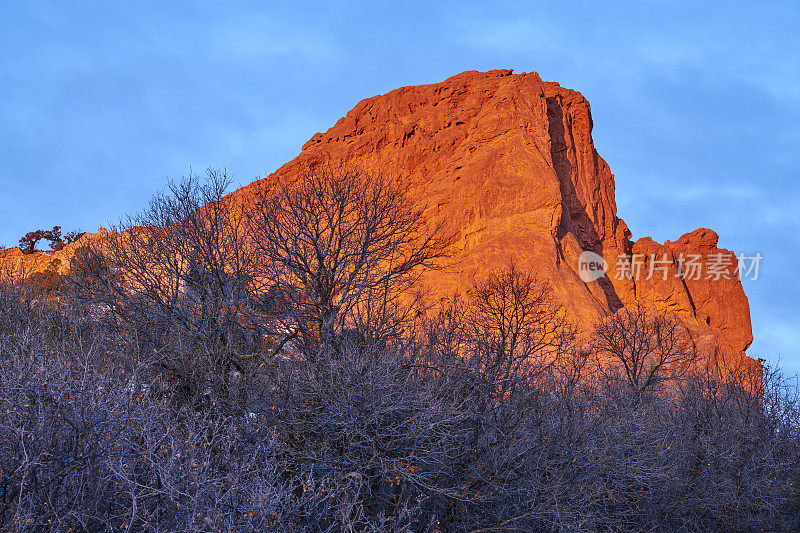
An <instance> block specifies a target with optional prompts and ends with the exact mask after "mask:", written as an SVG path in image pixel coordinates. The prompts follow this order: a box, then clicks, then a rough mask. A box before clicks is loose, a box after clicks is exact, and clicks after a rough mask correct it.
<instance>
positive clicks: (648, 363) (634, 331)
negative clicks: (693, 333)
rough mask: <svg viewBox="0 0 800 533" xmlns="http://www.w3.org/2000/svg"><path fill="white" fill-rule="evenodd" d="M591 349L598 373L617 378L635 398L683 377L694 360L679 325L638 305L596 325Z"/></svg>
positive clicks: (694, 352)
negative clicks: (595, 359)
mask: <svg viewBox="0 0 800 533" xmlns="http://www.w3.org/2000/svg"><path fill="white" fill-rule="evenodd" d="M593 349H594V352H595V354H596V356H597V357H598V359H599V361H598V368H600V369H601V372H603V373H604V374H605V376H606V377H609V378H612V379H616V378H618V377H621V378H622V379H623V380H624V382H625V383H626V384H627V386H628V388H629V390H630V392H632V393H633V395H634V396H635V397H637V398H638V397H639V396H641V395H642V394H643V393H645V392H647V391H655V390H656V389H658V388H659V387H660V386H661V385H663V384H664V383H665V382H668V381H674V380H676V379H678V378H681V377H683V376H684V375H686V373H687V372H688V371H689V370H690V368H691V365H692V363H694V362H695V361H696V359H697V350H696V348H695V346H694V343H693V342H692V339H691V337H690V336H689V333H688V331H686V329H685V328H684V327H683V325H682V324H681V323H680V321H678V320H677V319H676V318H675V317H673V316H669V315H667V314H666V313H657V312H654V311H652V310H650V309H648V308H647V307H646V306H645V305H644V304H643V303H642V302H639V301H637V302H636V304H634V305H633V306H632V307H625V308H623V309H620V310H619V311H617V312H616V313H614V314H613V315H611V316H609V317H607V318H606V319H605V320H602V321H600V322H599V323H598V324H597V325H596V327H595V330H594V342H593Z"/></svg>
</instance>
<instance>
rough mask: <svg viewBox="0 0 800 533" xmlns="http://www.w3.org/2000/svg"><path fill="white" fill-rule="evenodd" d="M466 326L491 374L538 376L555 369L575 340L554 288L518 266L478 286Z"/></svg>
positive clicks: (496, 272) (472, 293)
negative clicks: (554, 293) (571, 342)
mask: <svg viewBox="0 0 800 533" xmlns="http://www.w3.org/2000/svg"><path fill="white" fill-rule="evenodd" d="M466 321H467V324H468V329H469V332H470V337H471V339H472V346H473V349H475V350H477V351H478V352H480V353H481V354H482V355H483V356H484V357H485V363H484V369H483V371H484V372H485V373H487V374H491V373H499V374H502V375H506V376H508V375H511V374H515V373H520V372H521V373H525V374H527V375H528V376H529V377H534V375H536V374H538V373H541V372H543V371H545V370H547V369H549V368H550V367H551V366H552V365H554V364H555V363H556V362H557V361H558V359H559V357H560V356H561V355H562V354H563V353H564V351H565V350H566V349H567V348H568V347H569V346H570V341H571V340H572V338H573V331H572V329H571V328H570V327H569V325H568V323H567V320H566V318H565V316H564V313H563V312H562V310H561V309H560V307H559V306H558V305H557V304H556V302H555V301H554V300H553V297H552V288H551V287H550V285H549V283H547V282H545V281H541V280H538V279H537V278H535V277H534V276H532V275H531V274H528V273H527V272H522V271H520V270H519V269H518V268H517V267H516V265H515V264H513V263H512V264H511V265H509V266H508V267H506V268H504V269H502V270H498V271H495V272H491V273H490V274H489V275H488V277H487V278H486V279H485V280H484V281H482V282H479V283H477V284H476V285H475V286H474V287H473V289H472V291H471V294H470V296H469V299H468V304H467V309H466Z"/></svg>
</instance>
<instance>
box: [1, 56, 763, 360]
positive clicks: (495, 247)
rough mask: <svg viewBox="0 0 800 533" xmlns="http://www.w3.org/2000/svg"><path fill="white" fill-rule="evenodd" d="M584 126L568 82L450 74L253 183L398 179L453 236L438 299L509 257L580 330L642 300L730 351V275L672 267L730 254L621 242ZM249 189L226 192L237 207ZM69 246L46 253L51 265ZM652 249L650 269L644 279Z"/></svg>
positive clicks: (745, 313) (411, 90) (733, 306)
mask: <svg viewBox="0 0 800 533" xmlns="http://www.w3.org/2000/svg"><path fill="white" fill-rule="evenodd" d="M591 132H592V116H591V110H590V107H589V103H588V102H587V101H586V99H585V98H584V97H583V96H582V95H581V94H580V93H578V92H576V91H572V90H569V89H565V88H563V87H561V86H559V85H558V84H557V83H552V82H545V81H542V80H541V79H540V77H539V75H538V74H536V73H526V74H513V73H512V72H511V71H510V70H496V71H491V72H486V73H481V72H464V73H462V74H459V75H457V76H453V77H451V78H449V79H447V80H445V81H444V82H441V83H436V84H431V85H421V86H415V87H403V88H400V89H396V90H394V91H391V92H389V93H387V94H384V95H380V96H375V97H372V98H368V99H366V100H363V101H361V102H360V103H359V104H358V105H356V107H355V108H353V109H352V110H351V111H350V112H349V113H347V115H346V116H344V117H343V118H341V119H339V121H338V122H337V123H336V124H335V125H334V126H333V127H331V128H330V129H329V130H328V131H326V132H325V133H317V134H315V135H314V136H313V137H312V138H311V139H310V140H309V141H308V142H307V143H306V144H305V145H304V146H303V149H302V151H301V152H300V154H299V155H298V156H297V157H296V158H295V159H293V160H292V161H289V162H288V163H286V164H285V165H283V166H282V167H281V168H279V169H278V170H277V171H276V172H275V173H274V174H272V175H270V176H269V177H267V178H265V179H266V180H270V182H271V181H275V182H279V181H284V180H291V179H292V177H293V176H296V175H297V174H298V173H299V172H302V171H303V170H305V169H307V168H309V167H313V166H315V165H318V164H321V163H323V162H325V163H334V164H336V163H343V164H345V165H348V166H350V167H354V168H358V169H362V170H365V171H368V172H380V173H382V174H384V175H387V176H391V177H393V178H396V179H399V180H402V181H404V182H406V183H408V184H410V187H411V194H412V197H413V198H414V199H415V200H416V201H417V202H418V203H419V205H420V206H421V207H424V208H425V209H426V210H427V213H428V214H429V215H430V216H431V217H434V218H437V219H439V220H441V221H443V223H444V224H445V227H446V230H447V231H448V232H450V233H451V234H453V235H455V236H456V241H455V244H454V245H453V246H454V248H453V256H454V257H453V259H454V260H455V262H454V264H453V266H452V267H450V268H448V269H447V270H445V271H437V272H433V273H431V274H430V275H429V276H428V277H427V279H426V280H425V282H426V283H427V284H428V286H430V287H431V288H432V290H433V291H434V294H436V295H438V296H441V297H446V296H449V295H451V294H452V293H453V292H454V291H458V290H464V289H465V288H466V287H468V286H469V285H470V283H471V282H472V281H473V280H474V279H479V278H480V277H481V276H482V275H483V274H485V273H486V272H487V271H488V270H490V269H493V268H500V267H502V266H504V265H506V264H508V263H509V262H510V261H512V260H513V261H515V262H516V263H517V265H518V266H519V267H521V268H525V269H528V270H530V271H533V272H535V273H536V274H537V275H538V276H540V277H542V278H544V279H547V280H549V281H550V283H551V284H552V285H553V287H554V288H555V290H556V293H557V295H558V298H559V300H560V302H561V304H562V305H563V306H564V308H565V309H566V310H567V311H568V314H569V316H570V317H571V318H572V319H573V320H574V321H576V322H577V323H578V324H580V325H582V326H586V327H588V325H590V324H591V323H592V322H593V321H594V320H596V319H597V318H598V317H601V316H603V315H605V314H607V313H612V312H615V311H617V310H618V309H620V308H622V307H624V306H626V305H630V304H631V303H633V302H634V301H636V299H644V300H646V301H648V302H650V303H651V304H652V305H653V306H654V307H655V308H657V309H663V310H670V311H672V312H674V313H676V315H677V316H679V317H680V319H681V320H682V321H683V322H684V324H685V325H686V326H687V328H689V330H690V331H691V332H692V335H693V337H694V338H695V340H696V342H697V344H698V346H700V347H701V348H702V350H703V352H704V353H706V354H708V356H713V354H716V353H725V354H735V355H739V356H743V353H744V350H746V349H747V347H748V346H749V345H750V343H751V342H752V333H751V328H750V315H749V308H748V302H747V297H746V296H745V294H744V291H743V289H742V285H741V283H740V282H739V281H738V279H737V278H736V276H735V275H732V276H729V278H730V279H724V278H723V279H720V280H714V279H706V278H705V273H704V275H703V276H701V277H700V278H699V279H690V278H689V277H688V276H686V275H685V273H683V271H682V270H681V272H682V275H678V273H679V269H683V268H684V267H685V264H684V261H685V260H686V257H688V256H693V257H695V258H696V257H697V256H699V257H700V260H701V261H702V260H707V259H709V257H714V258H716V257H719V256H724V257H728V258H732V261H733V264H734V265H735V261H736V258H735V256H734V255H733V254H732V252H729V251H727V250H719V249H717V247H716V245H717V235H716V234H715V233H714V232H713V231H711V230H707V229H699V230H696V231H693V232H691V233H687V234H686V235H684V236H682V237H681V238H680V239H678V240H677V241H675V242H666V243H664V244H663V245H662V244H658V243H656V242H654V241H653V240H652V239H650V238H643V239H639V240H638V241H635V242H632V241H631V240H630V237H631V232H630V231H629V230H628V227H627V226H626V224H625V222H624V221H622V220H621V219H620V218H618V217H617V209H616V204H615V199H614V177H613V175H612V174H611V170H610V168H609V166H608V164H607V163H606V162H605V161H604V160H603V159H602V158H601V157H600V156H599V155H598V153H597V151H596V150H595V148H594V144H593V141H592V136H591ZM253 186H254V185H253V184H251V185H249V186H246V187H243V188H241V189H239V190H238V191H235V192H234V193H232V197H233V198H234V199H236V200H239V201H244V202H246V201H247V199H248V195H250V194H252V192H253V189H252V187H253ZM87 238H91V237H90V236H89V237H87ZM74 247H75V245H71V246H68V247H67V249H65V250H64V251H62V252H57V253H54V254H52V256H53V258H58V259H60V260H61V263H62V265H61V266H58V268H59V269H60V270H63V269H65V268H66V266H65V265H66V264H67V263H68V261H64V259H65V258H67V259H68V256H69V254H70V250H71V249H72V248H74ZM584 251H591V252H594V253H596V254H599V255H600V256H602V257H603V258H604V259H605V260H606V262H607V264H608V275H607V276H603V277H600V278H599V279H597V280H595V281H589V282H584V281H582V279H581V277H580V276H579V271H578V269H579V266H578V265H579V258H580V256H581V254H582V253H583V252H584ZM7 253H8V252H7ZM56 256H58V257H56ZM639 256H641V257H644V259H645V261H644V264H643V265H642V269H643V270H642V271H641V273H640V274H641V275H640V276H638V277H637V276H634V275H631V276H624V275H617V274H618V272H617V271H616V270H617V265H618V264H626V261H627V262H628V263H627V264H628V265H631V264H633V263H635V262H636V261H635V259H634V258H636V257H639ZM654 257H656V258H658V261H659V263H658V265H657V266H658V267H659V268H658V269H657V271H656V273H655V274H654V275H648V274H649V273H650V272H649V269H650V266H651V264H650V261H651V259H652V258H654ZM620 258H623V259H622V260H621V259H620ZM17 259H18V260H20V261H22V260H24V261H34V259H32V258H31V259H28V258H27V257H26V258H17ZM620 261H622V262H620ZM6 262H7V260H6ZM37 264H38V263H37ZM731 272H732V271H731ZM628 273H631V272H630V271H629V272H628ZM629 278H631V279H629ZM646 278H649V279H646Z"/></svg>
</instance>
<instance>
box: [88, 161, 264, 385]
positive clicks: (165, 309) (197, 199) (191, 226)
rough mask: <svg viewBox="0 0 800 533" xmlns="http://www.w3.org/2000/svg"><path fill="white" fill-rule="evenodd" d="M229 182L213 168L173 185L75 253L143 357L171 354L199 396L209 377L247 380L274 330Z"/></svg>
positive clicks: (178, 373) (175, 370)
mask: <svg viewBox="0 0 800 533" xmlns="http://www.w3.org/2000/svg"><path fill="white" fill-rule="evenodd" d="M229 184H230V179H229V178H228V176H227V175H226V173H225V172H224V171H217V170H213V169H209V170H208V172H207V177H206V179H205V180H201V179H200V178H198V177H197V176H196V175H192V174H190V175H189V176H188V177H187V178H185V179H183V180H182V181H180V182H177V183H170V184H169V186H168V188H167V190H166V191H165V192H164V193H160V194H157V195H156V196H155V197H154V198H153V199H152V200H151V202H150V204H149V206H148V208H147V209H145V210H144V211H143V212H142V213H140V214H138V215H135V216H131V217H127V218H126V219H124V220H123V221H122V222H121V223H120V224H119V225H118V226H117V227H116V228H114V230H115V231H113V232H109V233H108V234H107V237H106V238H105V239H104V240H102V241H100V242H98V243H96V244H95V245H93V247H89V248H87V249H85V250H82V251H81V252H80V253H79V254H77V256H76V259H77V260H76V261H75V265H74V268H73V270H74V274H75V275H73V280H77V281H78V282H79V283H80V284H81V285H82V288H83V290H84V292H85V293H91V294H92V295H93V297H94V298H95V299H96V300H100V301H102V302H103V303H105V304H106V305H108V306H109V307H110V308H111V309H113V312H114V314H115V316H118V317H120V319H121V320H122V323H124V324H125V325H126V326H129V327H131V328H133V330H134V332H135V334H136V336H137V338H138V340H139V342H140V344H142V345H143V346H145V347H146V349H145V352H147V353H146V354H145V355H148V356H151V355H152V354H153V352H155V353H157V354H162V352H163V353H171V354H172V355H171V356H170V357H164V358H161V360H160V361H159V363H158V364H159V365H160V366H161V367H162V368H164V369H165V370H167V371H168V372H169V373H171V374H172V375H173V376H172V379H175V380H178V381H179V382H182V383H186V384H190V385H187V386H188V387H189V389H191V390H192V392H194V393H197V392H200V388H201V387H205V388H208V385H207V384H205V385H201V384H200V383H199V382H200V381H202V380H203V379H210V380H212V381H215V380H219V379H221V378H226V377H227V376H229V375H231V374H236V373H240V372H241V371H242V367H243V360H245V359H247V358H248V357H252V356H253V355H254V353H256V352H258V351H259V350H260V348H261V346H262V342H261V341H262V339H263V337H264V336H265V335H267V334H268V333H270V332H273V333H274V330H272V329H270V327H269V325H270V322H269V316H268V312H267V311H266V310H265V307H264V306H263V305H262V302H260V301H259V300H257V299H256V296H257V295H258V294H259V293H260V290H259V286H258V284H257V281H256V278H255V277H254V276H253V262H252V250H253V249H252V247H248V246H247V244H246V238H247V236H246V232H245V231H244V228H243V227H242V224H243V220H244V215H243V211H242V208H241V206H240V204H237V203H235V202H232V201H230V199H228V198H224V196H225V192H226V190H227V188H228V186H229ZM184 359H185V360H184ZM202 361H206V362H207V363H208V365H203V364H202ZM203 368H207V369H208V373H207V374H206V375H205V376H200V374H202V372H201V369H203ZM212 388H213V389H217V390H219V391H223V392H224V390H225V388H226V386H221V387H220V386H215V387H212Z"/></svg>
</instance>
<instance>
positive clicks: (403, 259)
mask: <svg viewBox="0 0 800 533" xmlns="http://www.w3.org/2000/svg"><path fill="white" fill-rule="evenodd" d="M248 214H249V217H248V220H249V230H250V236H251V241H252V242H253V244H254V246H255V248H256V250H257V252H258V255H259V257H260V258H261V263H260V265H259V267H260V268H259V272H258V276H259V277H260V278H263V279H264V281H265V283H267V284H269V285H270V286H271V287H272V288H273V289H274V290H276V291H277V294H279V295H280V297H281V298H282V299H283V301H284V302H285V304H286V305H285V306H284V308H285V309H286V311H287V315H288V318H289V319H290V320H291V322H292V324H291V327H292V328H297V330H298V331H300V333H301V334H302V337H303V339H304V340H305V341H306V344H307V345H308V346H318V347H321V348H322V349H323V350H326V349H328V348H329V347H330V346H331V343H330V341H331V340H332V339H333V338H334V336H335V334H336V333H337V332H340V331H341V330H342V329H343V327H345V323H346V321H347V319H348V318H352V316H353V311H354V310H356V309H358V308H359V306H362V307H361V311H363V310H364V307H363V306H365V305H368V306H370V307H371V308H373V309H378V310H379V311H381V310H386V309H391V308H396V306H395V305H394V304H395V303H396V302H397V301H398V298H401V297H402V296H401V295H403V294H406V293H407V291H408V289H409V288H410V287H411V285H412V284H413V282H414V281H415V280H416V279H417V278H418V276H419V275H420V274H421V273H422V272H423V271H424V270H425V269H428V268H435V267H436V266H437V264H438V263H437V261H438V260H440V259H442V258H443V257H445V255H446V251H447V244H448V242H449V241H448V239H447V238H445V236H444V235H443V233H442V228H441V226H437V225H431V224H429V223H428V222H427V221H426V220H425V218H424V217H423V210H422V209H417V208H415V207H414V206H413V204H412V202H411V200H410V198H409V196H408V189H407V187H403V186H400V185H398V184H396V183H394V182H393V181H391V180H389V179H387V178H385V177H383V176H379V175H371V174H367V173H364V172H359V171H355V170H351V169H346V168H341V167H329V166H323V167H317V168H314V169H309V170H308V171H306V172H305V173H303V174H301V175H300V176H299V177H298V178H297V180H296V181H294V182H292V183H289V184H285V185H282V186H278V187H274V186H271V185H269V184H265V185H262V188H261V189H260V190H259V192H258V194H257V198H256V201H255V202H253V203H252V204H251V208H250V209H249V211H248Z"/></svg>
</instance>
